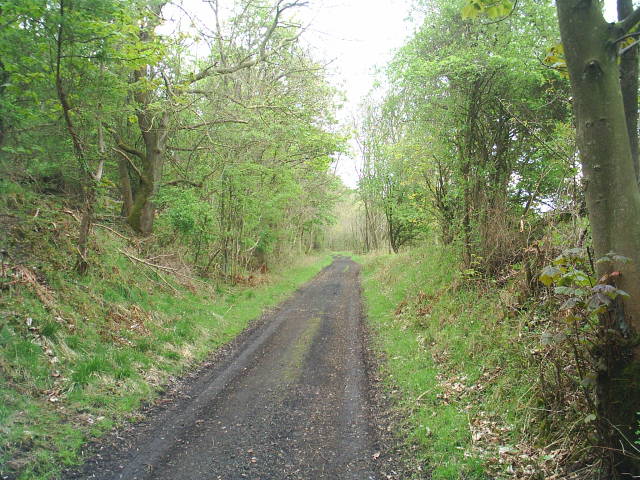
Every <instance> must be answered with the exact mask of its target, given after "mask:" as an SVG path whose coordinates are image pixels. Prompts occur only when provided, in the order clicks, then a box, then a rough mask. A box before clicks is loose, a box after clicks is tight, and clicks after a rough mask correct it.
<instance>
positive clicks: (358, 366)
mask: <svg viewBox="0 0 640 480" xmlns="http://www.w3.org/2000/svg"><path fill="white" fill-rule="evenodd" d="M359 271H360V267H359V266H358V264H356V263H354V262H353V261H351V260H350V259H348V258H346V257H338V258H336V260H335V261H334V262H333V263H332V264H331V265H330V266H328V267H326V268H325V269H324V270H323V271H322V272H320V273H319V274H318V275H317V276H316V277H315V278H314V279H313V280H312V281H310V282H309V283H307V284H306V285H305V286H304V287H302V288H301V289H300V290H298V291H297V292H296V293H295V294H294V295H293V296H292V297H291V298H289V299H288V300H287V301H285V302H283V303H282V304H281V305H280V306H279V307H278V308H276V309H275V310H274V311H272V312H270V313H268V314H266V315H264V316H263V318H262V319H261V321H260V322H258V323H257V324H256V325H255V326H254V327H253V328H251V329H250V330H248V331H247V332H245V333H244V334H243V335H242V336H241V337H239V339H238V340H237V341H236V342H235V344H234V345H231V346H230V347H229V348H227V349H226V351H225V352H223V353H222V354H220V355H218V357H217V358H215V359H212V360H210V361H209V362H207V363H206V364H204V365H203V366H202V367H201V368H200V369H199V370H198V372H196V374H194V375H192V376H191V377H190V378H188V379H185V380H183V381H181V382H180V383H179V384H178V385H177V386H176V387H175V388H174V389H173V390H172V391H171V392H169V393H167V394H166V395H165V396H164V397H162V398H161V399H160V401H159V402H157V404H156V405H155V406H154V407H152V408H150V409H149V411H148V413H147V415H146V418H145V420H143V421H142V422H140V423H138V424H136V425H133V426H131V427H130V428H128V429H127V430H126V431H124V432H123V431H120V432H117V433H114V434H113V435H111V436H110V438H107V440H106V441H103V442H102V443H100V444H98V445H95V446H94V453H93V456H92V458H90V460H89V461H88V462H87V463H86V464H85V466H84V467H83V468H82V470H80V471H77V472H69V473H68V475H67V478H92V479H94V478H97V479H120V478H122V479H178V478H185V479H186V478H194V479H195V478H198V479H207V480H209V479H210V480H215V479H224V480H232V479H254V480H257V479H305V480H308V479H353V480H367V479H378V478H382V477H381V476H380V475H379V474H378V473H377V468H376V467H377V466H376V463H377V462H379V461H381V460H382V459H381V458H378V457H379V455H380V454H379V453H377V452H378V451H379V450H378V449H379V446H378V445H377V440H376V436H377V435H376V434H375V432H376V430H377V429H376V428H375V427H372V423H371V417H372V415H374V414H372V411H375V410H376V409H375V408H374V409H372V408H371V407H370V405H369V404H370V400H369V393H368V391H369V388H368V383H369V382H368V378H367V368H366V365H367V361H366V359H365V357H366V346H365V335H364V327H363V324H362V303H361V296H360V283H359ZM385 477H386V475H385ZM387 478H389V477H387Z"/></svg>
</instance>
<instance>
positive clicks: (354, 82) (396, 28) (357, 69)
mask: <svg viewBox="0 0 640 480" xmlns="http://www.w3.org/2000/svg"><path fill="white" fill-rule="evenodd" d="M232 2H233V0H221V1H220V3H221V4H222V6H223V7H224V5H225V4H227V5H232ZM411 3H412V2H411V0H308V4H307V6H306V7H301V8H299V9H298V11H297V12H296V13H295V16H296V18H298V19H300V20H302V22H303V23H304V24H305V25H308V28H307V30H306V32H305V33H304V35H303V36H302V41H303V42H304V43H305V44H306V45H307V46H308V47H309V49H310V50H311V52H312V53H313V56H314V58H315V59H316V60H317V61H320V62H323V63H329V62H330V64H329V72H330V78H329V80H330V82H331V83H332V84H333V85H335V86H337V87H338V88H340V90H342V91H343V92H344V93H345V95H346V102H345V104H344V107H343V109H342V111H341V112H340V113H339V115H338V119H339V121H340V122H341V123H344V124H348V123H349V122H350V121H351V119H352V118H353V116H354V115H356V112H357V108H358V105H359V103H360V102H361V100H362V98H363V97H364V96H365V95H366V94H367V93H368V92H369V90H370V89H371V88H372V86H373V82H374V79H375V68H376V67H381V66H384V65H385V64H386V63H387V62H388V61H389V60H390V59H391V56H392V55H393V52H394V50H395V49H397V48H398V47H400V46H401V45H402V44H403V43H404V41H405V40H406V38H407V36H408V34H409V32H410V31H411V28H413V27H411V26H410V24H409V23H408V22H405V19H406V18H407V17H408V16H409V11H410V5H411ZM179 5H181V7H180V8H179V7H176V6H175V5H173V6H171V5H170V6H169V7H168V8H166V9H165V10H164V11H163V14H164V16H165V18H167V19H168V20H169V22H168V24H167V25H165V26H164V27H162V28H161V31H162V33H164V34H170V33H171V32H172V31H175V30H176V29H182V30H184V25H185V23H186V24H188V23H189V22H188V21H187V20H186V19H185V15H184V13H183V12H185V11H186V12H189V14H190V15H192V16H194V17H196V18H197V23H202V24H206V25H209V26H213V25H211V23H212V14H211V9H210V7H209V5H207V4H206V3H205V2H204V1H203V0H182V1H181V2H179ZM171 20H173V21H171ZM180 20H182V22H180ZM178 23H182V27H177V28H176V26H177V24H178ZM351 150H352V151H353V152H352V154H351V155H349V156H343V157H341V158H340V159H338V162H337V169H336V173H338V175H340V177H341V178H342V179H343V181H344V183H345V184H346V185H348V186H349V187H355V186H356V182H357V175H356V164H357V162H358V152H357V148H356V145H355V143H354V144H353V145H352V148H351Z"/></svg>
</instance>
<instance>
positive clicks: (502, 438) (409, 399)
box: [360, 246, 553, 480]
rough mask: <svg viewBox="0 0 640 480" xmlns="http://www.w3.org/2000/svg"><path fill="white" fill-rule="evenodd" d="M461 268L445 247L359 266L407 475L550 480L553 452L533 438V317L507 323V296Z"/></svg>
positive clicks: (369, 259)
mask: <svg viewBox="0 0 640 480" xmlns="http://www.w3.org/2000/svg"><path fill="white" fill-rule="evenodd" d="M457 258H458V257H457V255H456V252H454V251H452V250H448V249H445V248H441V247H439V246H430V247H428V248H421V249H413V250H408V251H405V252H402V253H400V254H399V255H369V256H363V257H361V258H360V261H361V262H362V263H363V272H364V278H363V292H364V297H365V298H364V300H365V305H366V311H367V317H368V322H369V324H370V326H371V328H372V331H373V333H374V335H373V336H374V342H375V345H374V347H375V348H376V349H377V350H379V352H381V353H382V355H383V356H384V362H383V363H382V367H381V368H382V369H383V372H382V373H383V377H384V378H385V381H386V385H387V388H388V389H389V391H390V392H391V395H392V398H393V403H394V404H395V405H397V407H398V409H399V411H400V412H399V413H400V415H399V416H400V417H401V418H402V419H403V420H402V423H401V425H399V432H398V434H399V435H400V437H401V438H402V439H403V440H402V441H404V442H406V444H407V447H408V448H407V449H406V451H407V459H406V460H407V461H408V462H409V463H410V464H411V465H410V467H409V469H410V470H411V471H412V472H414V474H415V478H432V479H433V480H454V479H455V480H458V479H476V480H480V479H488V478H531V479H533V478H550V477H548V476H545V475H544V474H543V473H541V472H544V471H545V468H546V466H548V465H547V463H553V452H549V451H546V450H543V449H538V448H537V447H536V439H535V438H532V435H531V432H532V431H539V430H540V428H538V427H535V428H532V425H533V424H534V423H535V422H536V421H537V419H536V415H535V414H534V412H535V410H536V407H537V405H536V400H535V399H536V392H535V385H537V378H538V377H537V376H538V373H539V372H538V371H537V369H536V366H535V364H534V362H532V355H531V353H530V352H531V351H532V350H533V349H535V347H536V345H539V335H538V334H537V333H536V332H535V331H533V330H532V329H531V328H530V322H529V320H530V319H528V318H527V316H526V315H505V314H504V312H505V306H504V301H505V298H504V297H505V295H506V293H505V292H508V289H505V288H501V289H498V288H496V287H495V286H492V285H491V284H490V283H489V284H488V283H487V282H486V281H481V282H480V281H476V280H474V279H470V278H466V277H464V275H463V274H462V273H460V268H458V267H459V265H458V264H457ZM507 300H508V299H507ZM541 475H542V476H541Z"/></svg>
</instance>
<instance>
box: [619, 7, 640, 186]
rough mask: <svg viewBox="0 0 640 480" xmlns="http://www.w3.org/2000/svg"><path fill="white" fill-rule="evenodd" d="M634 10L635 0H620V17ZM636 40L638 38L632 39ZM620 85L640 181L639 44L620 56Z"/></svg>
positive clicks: (623, 17)
mask: <svg viewBox="0 0 640 480" xmlns="http://www.w3.org/2000/svg"><path fill="white" fill-rule="evenodd" d="M632 12H633V0H618V19H619V20H623V19H625V18H626V17H628V16H629V15H631V13H632ZM632 40H633V41H635V40H636V39H635V38H634V39H632ZM620 87H621V89H622V101H623V103H624V114H625V118H626V121H627V131H628V132H629V146H630V147H631V158H632V160H633V168H634V170H635V173H636V181H640V164H639V161H638V46H637V45H634V46H632V47H631V48H629V50H627V51H626V52H625V53H624V54H623V55H622V57H621V58H620Z"/></svg>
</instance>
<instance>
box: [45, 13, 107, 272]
mask: <svg viewBox="0 0 640 480" xmlns="http://www.w3.org/2000/svg"><path fill="white" fill-rule="evenodd" d="M65 7H66V5H65V2H64V1H63V0H61V1H60V7H59V10H58V13H59V15H60V20H59V22H60V23H59V25H58V32H57V37H56V68H55V84H56V85H55V86H56V93H57V95H58V101H59V102H60V107H61V108H62V117H63V119H64V122H65V125H66V127H67V132H68V133H69V136H70V137H71V143H72V145H73V152H74V154H75V157H76V160H77V161H78V166H79V167H80V172H81V176H80V190H81V192H82V218H81V220H80V229H79V231H78V258H77V260H76V265H75V269H76V271H77V272H78V273H79V274H80V275H84V274H85V273H86V272H87V270H88V268H89V262H88V260H87V252H88V248H89V247H88V245H89V236H90V234H91V224H92V221H93V208H94V203H95V199H96V189H95V187H96V186H95V181H94V178H93V177H92V174H91V172H90V170H89V165H88V164H87V159H86V152H85V148H84V145H83V144H82V141H81V139H80V135H78V132H77V130H76V127H75V124H74V123H73V119H72V118H71V110H72V107H71V103H70V102H69V96H68V94H67V91H66V89H65V88H64V84H63V80H62V54H63V45H64V42H65V41H66V38H65V29H64V22H65V14H66V9H65ZM102 165H103V163H102V162H101V163H100V165H99V167H98V173H97V174H98V175H100V176H101V175H102ZM98 180H99V178H98Z"/></svg>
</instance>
